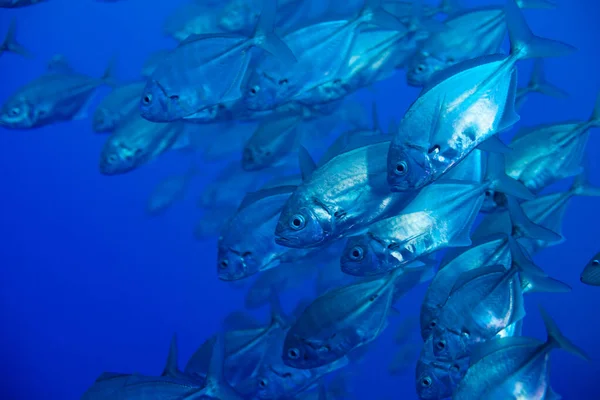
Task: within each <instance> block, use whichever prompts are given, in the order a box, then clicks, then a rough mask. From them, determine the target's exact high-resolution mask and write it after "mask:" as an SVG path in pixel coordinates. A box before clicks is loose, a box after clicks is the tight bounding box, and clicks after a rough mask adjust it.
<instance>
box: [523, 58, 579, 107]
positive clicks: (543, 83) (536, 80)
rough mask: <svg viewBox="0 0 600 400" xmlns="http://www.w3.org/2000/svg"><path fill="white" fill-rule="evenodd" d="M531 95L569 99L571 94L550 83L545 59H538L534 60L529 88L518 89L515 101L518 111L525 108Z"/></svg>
mask: <svg viewBox="0 0 600 400" xmlns="http://www.w3.org/2000/svg"><path fill="white" fill-rule="evenodd" d="M531 93H539V94H543V95H545V96H551V97H555V98H562V99H564V98H567V97H569V94H568V93H567V92H566V91H565V90H563V89H561V88H560V87H558V86H556V85H554V84H553V83H551V82H548V80H547V79H546V74H545V72H544V59H543V58H536V59H535V60H533V70H532V71H531V77H530V78H529V82H528V83H527V86H525V87H522V88H519V89H517V96H516V99H515V107H516V109H517V110H519V109H521V107H523V104H524V103H525V101H526V99H527V97H528V96H529V95H530V94H531Z"/></svg>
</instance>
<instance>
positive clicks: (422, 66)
mask: <svg viewBox="0 0 600 400" xmlns="http://www.w3.org/2000/svg"><path fill="white" fill-rule="evenodd" d="M417 71H418V72H423V71H425V66H424V65H423V64H419V65H418V66H417Z"/></svg>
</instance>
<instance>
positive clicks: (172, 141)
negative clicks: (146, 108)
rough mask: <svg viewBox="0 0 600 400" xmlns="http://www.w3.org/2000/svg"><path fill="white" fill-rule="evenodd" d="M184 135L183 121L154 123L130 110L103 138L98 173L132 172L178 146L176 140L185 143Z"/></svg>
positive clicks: (116, 173)
mask: <svg viewBox="0 0 600 400" xmlns="http://www.w3.org/2000/svg"><path fill="white" fill-rule="evenodd" d="M184 139H185V124H184V123H183V122H181V121H177V122H170V123H154V122H150V121H147V120H145V119H144V118H142V117H140V116H139V115H138V114H137V112H133V113H132V114H130V115H129V116H128V117H127V118H126V119H125V120H124V121H123V123H122V124H121V125H119V126H118V127H117V129H116V130H115V131H114V132H113V133H112V134H111V135H110V136H109V137H108V138H107V139H106V142H104V146H103V147H102V152H101V153H100V162H99V169H100V173H101V174H102V175H119V174H125V173H128V172H131V171H133V170H134V169H136V168H138V167H140V166H142V165H144V164H146V163H148V162H150V161H152V160H154V159H156V158H157V157H158V156H160V155H161V154H163V153H165V152H167V151H169V150H171V149H173V148H176V147H178V146H177V144H178V143H186V142H185V140H184ZM180 146H183V144H181V145H180Z"/></svg>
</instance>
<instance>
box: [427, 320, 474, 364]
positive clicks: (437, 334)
mask: <svg viewBox="0 0 600 400" xmlns="http://www.w3.org/2000/svg"><path fill="white" fill-rule="evenodd" d="M431 337H432V340H433V354H434V355H435V357H436V358H438V359H446V360H455V359H458V358H460V357H463V356H465V355H466V354H469V353H468V351H469V349H468V343H467V342H466V341H465V340H464V337H462V336H461V335H458V334H456V333H454V332H450V331H449V330H448V329H443V328H440V326H439V325H438V326H436V327H435V328H434V329H433V334H432V336H431Z"/></svg>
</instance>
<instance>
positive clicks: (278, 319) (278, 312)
mask: <svg viewBox="0 0 600 400" xmlns="http://www.w3.org/2000/svg"><path fill="white" fill-rule="evenodd" d="M269 306H270V307H271V324H275V323H277V324H279V325H281V326H284V325H286V322H287V317H286V315H285V313H284V312H283V308H282V307H281V300H280V299H279V293H278V291H277V287H275V286H274V285H273V286H271V291H270V293H269Z"/></svg>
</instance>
